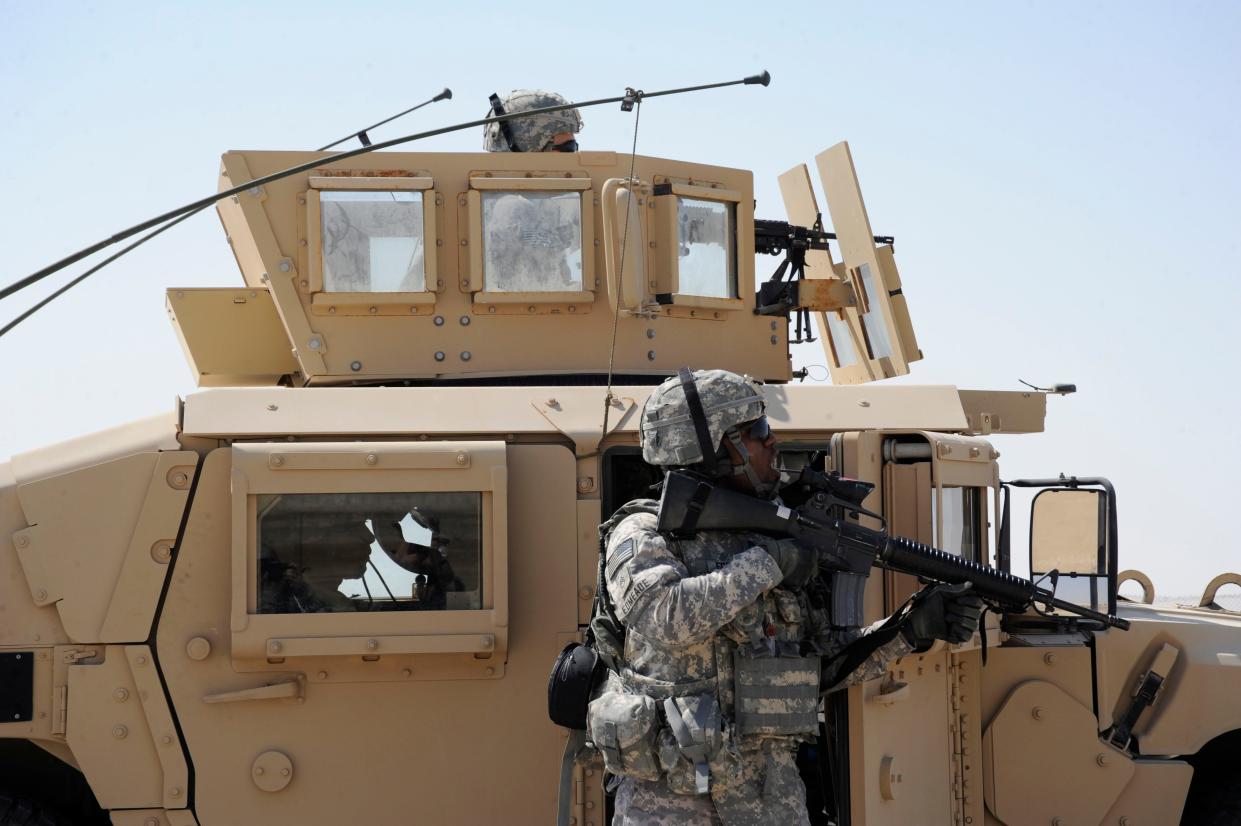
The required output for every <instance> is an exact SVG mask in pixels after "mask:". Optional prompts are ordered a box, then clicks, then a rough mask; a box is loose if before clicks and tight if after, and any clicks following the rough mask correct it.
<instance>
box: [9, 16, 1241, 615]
mask: <svg viewBox="0 0 1241 826" xmlns="http://www.w3.org/2000/svg"><path fill="white" fill-rule="evenodd" d="M596 8H603V7H598V6H594V5H592V4H568V5H566V4H564V3H557V4H547V5H546V6H539V5H531V4H511V5H504V6H500V5H476V4H466V3H462V4H460V5H459V6H458V7H455V8H453V9H452V10H450V11H438V10H437V9H436V7H432V6H429V5H425V4H413V3H399V4H398V3H382V2H374V3H368V4H365V5H355V6H352V7H349V8H345V7H344V6H343V5H342V4H339V3H332V4H329V3H314V2H298V3H287V4H285V3H271V4H261V5H260V4H255V3H245V4H242V3H229V2H217V3H212V4H209V5H208V4H200V5H198V6H195V7H191V6H189V5H188V4H175V5H174V4H153V3H152V4H120V3H116V4H97V5H94V6H91V5H87V4H76V5H70V4H63V3H48V4H41V5H35V4H29V3H16V2H10V1H9V0H0V76H2V77H3V79H4V83H3V85H2V87H0V123H3V127H2V128H0V152H2V153H3V157H4V162H3V163H2V164H0V188H2V190H3V192H4V193H5V195H6V196H7V199H6V200H7V206H6V207H5V208H4V209H3V213H2V214H3V220H2V221H0V244H2V245H3V248H4V249H5V250H6V255H5V259H4V260H5V267H4V273H3V275H0V282H3V283H6V284H7V283H9V282H11V281H13V280H15V279H16V278H19V277H21V276H22V275H25V274H26V273H28V272H30V271H32V270H34V269H37V268H38V267H40V266H42V265H44V264H46V263H48V262H50V261H52V260H54V259H56V258H59V257H61V256H62V255H64V254H66V253H67V252H70V251H72V250H74V249H76V248H78V247H80V246H83V245H85V244H86V243H89V242H91V241H94V240H97V239H98V238H101V237H103V236H105V235H108V234H110V233H112V232H115V231H116V230H118V229H121V228H123V227H125V226H128V225H129V224H131V223H135V222H137V221H139V220H141V219H143V218H146V217H148V216H150V215H151V214H153V213H156V212H160V211H163V210H165V209H167V208H170V207H173V206H176V205H179V204H181V203H183V202H185V201H188V200H191V199H193V198H196V197H200V196H202V195H205V194H207V193H209V192H211V191H213V189H214V186H215V173H216V163H217V159H218V157H219V155H220V153H221V152H223V151H224V150H227V149H232V148H262V149H276V148H313V147H315V146H318V145H320V144H322V143H326V142H327V141H329V140H333V139H335V138H337V137H339V136H341V135H343V134H346V133H348V132H350V131H352V130H355V129H357V128H359V127H361V126H364V125H366V124H368V123H370V122H373V121H375V120H379V119H380V118H383V117H386V116H387V115H389V114H392V113H394V112H396V111H399V110H400V109H404V108H406V107H408V106H411V105H413V103H415V102H417V101H419V100H422V99H425V98H427V97H429V96H430V95H432V94H434V93H436V92H438V91H439V90H440V89H442V88H443V87H444V86H450V87H451V88H452V89H453V92H454V99H453V100H452V101H447V102H444V103H440V104H436V105H435V106H433V107H428V108H427V109H425V110H423V111H421V112H418V113H416V114H414V115H413V116H411V117H410V118H407V119H405V120H403V121H400V122H398V123H397V124H394V125H393V126H390V127H386V128H384V129H382V130H379V131H377V132H376V133H375V137H376V139H378V138H380V137H392V136H395V135H398V134H404V133H407V132H413V131H418V130H420V129H425V128H430V127H433V126H439V125H442V124H446V123H450V122H456V121H461V120H468V119H473V118H476V117H479V116H481V114H482V113H483V112H484V111H485V109H486V105H487V104H486V100H487V95H488V94H489V93H491V92H493V91H499V92H501V93H503V92H506V91H507V90H509V89H512V88H516V87H540V86H541V87H547V88H553V89H557V90H559V91H560V92H562V93H564V94H565V95H566V96H568V97H570V98H575V99H587V98H595V97H603V96H608V95H613V94H619V93H620V92H622V91H623V89H624V87H625V86H635V87H640V88H646V89H658V88H666V87H671V86H681V85H687V84H693V83H701V82H709V81H714V80H722V79H730V78H735V77H741V76H743V75H747V74H751V73H753V72H756V71H758V70H760V69H763V68H766V69H768V70H770V71H771V73H772V76H773V82H772V85H771V87H770V88H768V89H761V88H756V87H744V88H739V89H729V90H724V91H717V92H709V93H704V94H700V95H697V96H687V97H679V98H674V99H662V100H652V101H650V102H649V103H648V104H647V105H645V106H644V107H643V112H642V128H641V133H640V134H639V137H638V149H639V151H640V152H642V153H644V154H651V155H661V156H667V157H680V158H686V159H692V160H698V161H703V162H707V163H717V164H724V165H730V166H739V167H744V168H749V169H753V170H754V172H755V179H756V190H757V191H756V194H757V198H758V214H759V216H760V217H763V216H765V217H783V209H782V207H781V203H780V199H779V195H778V191H777V189H776V186H775V177H776V175H778V174H779V173H780V172H783V171H784V170H786V169H788V168H789V167H790V166H792V165H794V164H796V163H799V162H803V161H807V162H812V159H813V156H814V154H815V153H817V152H818V151H820V150H822V149H823V148H825V147H827V146H828V145H830V144H833V143H835V142H836V141H838V140H841V139H847V140H849V142H850V145H851V147H852V150H853V155H854V160H855V162H856V164H857V167H858V174H859V177H860V179H861V183H862V189H863V192H864V193H865V195H866V200H867V205H868V207H869V209H870V213H871V217H872V220H873V223H874V226H875V230H876V231H877V232H880V233H885V234H891V235H895V236H896V239H897V245H896V250H897V260H898V263H899V264H900V267H901V273H902V276H903V278H904V281H905V292H906V295H907V296H908V299H909V304H910V308H911V311H912V313H913V317H914V321H915V324H916V325H917V328H918V335H919V340H920V343H921V345H922V348H923V350H924V351H925V352H926V355H927V358H926V359H925V360H924V361H922V362H919V363H917V364H916V365H914V372H913V375H912V376H910V377H909V378H908V379H906V380H902V381H910V382H916V383H941V382H942V383H953V384H957V385H959V386H963V387H992V388H1006V389H1016V388H1018V385H1017V379H1018V378H1024V379H1026V380H1028V381H1033V382H1055V381H1074V382H1076V383H1077V384H1078V386H1079V388H1080V392H1079V393H1078V394H1077V395H1076V396H1072V397H1069V398H1064V399H1060V398H1053V399H1051V400H1050V401H1049V405H1048V407H1049V415H1048V430H1047V433H1046V434H1043V435H1041V436H1032V437H1000V438H997V439H996V440H995V441H996V444H997V446H998V447H999V448H1000V450H1001V451H1002V452H1003V454H1004V456H1003V458H1002V459H1001V468H1002V472H1003V474H1004V475H1005V476H1006V477H1015V476H1030V475H1054V474H1055V473H1058V472H1060V471H1064V472H1066V473H1077V474H1082V475H1089V474H1103V475H1108V476H1110V477H1111V478H1112V479H1113V481H1114V482H1115V483H1116V485H1117V487H1118V490H1119V501H1120V505H1121V534H1120V536H1121V548H1122V563H1123V564H1126V565H1132V566H1136V567H1141V568H1143V569H1145V570H1147V571H1148V572H1150V573H1151V574H1152V575H1153V576H1154V577H1155V581H1156V585H1157V586H1158V588H1159V590H1160V591H1161V592H1162V593H1164V594H1172V593H1196V592H1198V591H1200V590H1201V587H1202V585H1203V584H1204V583H1205V582H1206V580H1207V579H1208V578H1209V577H1210V576H1212V575H1214V574H1215V573H1218V572H1219V571H1221V570H1225V569H1232V570H1237V569H1241V551H1239V546H1238V542H1237V541H1236V539H1235V538H1234V537H1233V535H1232V533H1231V531H1229V530H1228V528H1229V527H1230V524H1229V523H1230V522H1231V518H1230V517H1231V509H1232V507H1233V501H1234V500H1235V499H1236V498H1237V497H1238V495H1239V494H1241V485H1239V484H1238V481H1237V477H1236V475H1235V474H1236V473H1237V471H1238V469H1241V436H1238V432H1237V426H1236V424H1235V423H1234V421H1233V419H1234V417H1235V416H1236V415H1237V411H1238V407H1239V406H1241V405H1239V402H1241V393H1239V391H1238V389H1237V383H1236V377H1237V374H1238V370H1237V368H1236V366H1235V363H1234V360H1235V358H1236V356H1237V352H1238V350H1239V349H1241V334H1238V332H1237V326H1238V316H1239V315H1241V286H1239V284H1241V265H1239V264H1238V252H1239V249H1238V247H1239V243H1238V230H1237V227H1238V224H1241V206H1239V205H1238V200H1239V198H1241V161H1239V160H1238V159H1237V152H1238V150H1239V148H1241V92H1239V91H1238V84H1239V81H1241V57H1239V56H1238V52H1239V50H1238V48H1237V44H1238V43H1239V42H1241V5H1238V4H1234V3H1225V2H1219V3H1192V2H1179V3H1175V4H1173V3H1163V4H1152V3H1134V2H1125V3H1120V2H1117V3H1068V2H1064V3H989V4H983V3H971V4H966V3H934V4H927V3H906V4H884V5H882V6H880V5H877V4H871V5H866V6H862V4H848V5H845V4H829V3H783V4H755V3H714V4H712V5H711V6H709V7H707V6H705V5H702V4H684V5H674V4H666V3H659V4H654V3H652V4H626V5H625V6H624V7H623V10H622V7H619V6H615V5H613V6H608V7H606V9H607V10H606V11H595V10H594V9H596ZM584 119H585V121H586V129H585V131H584V132H583V134H582V135H581V139H582V143H583V145H585V146H587V147H592V148H610V149H618V150H624V149H627V148H628V146H629V141H630V138H631V131H630V130H631V128H632V120H631V116H629V115H625V114H623V113H621V112H620V111H618V110H617V109H616V108H615V107H607V108H605V109H592V110H589V111H587V112H585V113H584ZM479 141H480V136H479V135H478V134H476V133H473V132H471V133H468V134H464V133H463V134H458V135H452V136H445V137H443V138H438V139H434V140H432V141H427V142H425V143H423V144H421V148H423V149H427V150H436V149H454V150H459V149H474V148H477V147H478V146H479ZM411 148H413V147H411ZM768 264H771V265H774V259H764V260H763V261H760V266H762V267H766V266H767V265H768ZM239 278H240V276H239V274H238V272H237V270H236V267H235V265H234V263H233V261H232V258H231V255H230V254H229V252H228V248H227V246H226V245H225V243H224V240H223V233H222V232H221V231H220V229H219V225H218V221H217V220H216V218H215V217H214V215H211V214H204V215H201V216H198V217H196V218H194V219H192V220H191V221H189V222H187V223H186V224H185V225H184V226H183V227H180V228H178V229H176V230H174V231H172V232H170V233H169V234H168V235H167V236H165V237H164V238H161V239H160V240H159V241H157V242H155V243H152V244H150V245H148V246H147V247H146V248H144V249H143V250H142V251H141V252H140V253H138V254H136V255H133V256H130V257H128V258H126V259H124V260H123V262H122V263H120V264H119V265H115V266H113V267H111V268H109V269H107V270H105V271H104V272H102V273H100V275H98V276H96V277H95V278H94V279H92V281H90V282H88V283H87V284H85V285H83V286H82V287H80V288H78V289H76V290H74V291H73V292H72V293H70V294H69V295H68V296H66V297H65V298H64V299H61V300H59V301H58V302H56V303H55V304H53V305H52V306H51V307H49V308H48V309H47V310H45V311H43V312H42V313H41V314H39V315H38V316H36V317H35V318H33V319H31V320H30V321H29V322H27V323H26V324H24V325H23V326H22V327H20V328H18V330H16V331H14V332H13V333H11V334H9V335H8V336H6V337H5V338H3V339H0V381H2V382H3V385H4V386H5V387H6V388H8V390H7V391H6V397H7V398H6V403H5V405H4V411H3V413H0V457H3V456H8V455H9V454H11V453H15V452H20V451H23V450H27V449H29V448H32V447H36V446H39V445H43V444H48V443H51V442H54V441H58V440H61V439H64V438H68V437H70V436H73V435H77V434H79V433H81V432H82V431H84V430H89V429H97V428H100V427H104V426H109V425H112V424H116V423H119V422H122V421H126V420H128V419H131V418H135V417H137V416H141V415H146V414H149V413H152V412H158V411H162V410H167V409H169V408H170V406H171V404H172V400H173V397H174V396H175V395H177V394H181V395H184V394H186V393H188V392H191V391H192V390H193V380H192V377H191V375H190V373H189V371H188V370H187V369H186V367H185V366H184V362H183V359H182V356H181V352H180V347H179V346H178V344H177V343H176V339H175V336H174V335H173V333H172V331H171V328H170V325H169V324H168V321H167V319H166V317H165V313H164V309H163V290H164V287H166V286H174V285H175V286H199V285H202V286H226V285H230V284H235V283H238V281H239ZM57 283H59V282H57ZM42 294H43V293H42V292H41V291H40V290H31V291H29V292H28V293H27V294H23V295H21V296H19V297H15V298H11V299H8V300H6V301H3V302H0V319H2V320H7V319H8V318H10V317H12V316H13V315H15V314H16V313H17V312H20V310H21V309H23V308H25V307H26V306H27V305H28V303H29V302H31V301H33V300H35V299H36V298H37V297H38V296H39V295H42ZM817 346H818V345H810V346H806V347H803V348H801V350H802V351H801V352H799V353H798V354H797V358H798V360H799V361H800V362H801V363H806V362H815V361H819V360H820V359H819V357H818V355H817ZM1018 554H1020V548H1019V549H1018Z"/></svg>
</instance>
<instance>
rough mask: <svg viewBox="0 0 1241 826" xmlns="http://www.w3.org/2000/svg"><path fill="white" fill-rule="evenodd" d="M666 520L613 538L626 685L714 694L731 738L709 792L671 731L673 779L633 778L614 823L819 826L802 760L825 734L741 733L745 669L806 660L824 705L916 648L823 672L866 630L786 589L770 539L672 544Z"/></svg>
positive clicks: (885, 651) (648, 519)
mask: <svg viewBox="0 0 1241 826" xmlns="http://www.w3.org/2000/svg"><path fill="white" fill-rule="evenodd" d="M651 505H652V506H653V505H654V503H651ZM655 525H656V517H655V516H654V515H653V514H651V513H647V512H639V513H634V514H632V515H630V516H627V517H625V518H624V519H622V520H621V522H620V523H619V524H618V525H617V526H616V528H615V529H614V530H613V531H612V533H611V536H610V537H609V539H608V543H607V570H608V571H609V574H608V580H607V587H608V593H609V595H610V596H611V597H612V600H613V602H614V604H615V605H616V610H617V615H618V617H619V618H620V619H621V621H622V622H623V623H624V624H625V627H626V635H625V649H624V655H623V658H622V659H623V666H622V669H621V673H620V674H619V676H618V677H617V678H615V680H616V682H617V683H618V685H617V686H616V688H618V689H619V690H620V691H624V692H640V693H643V694H646V695H649V696H653V697H655V698H657V699H663V698H664V697H668V696H674V697H680V696H687V695H704V694H709V695H712V696H714V697H715V699H716V700H718V703H719V707H720V709H721V712H722V717H723V721H724V730H725V735H724V740H725V742H724V743H723V745H722V747H721V748H720V749H719V751H718V752H717V754H716V755H714V756H712V757H711V759H710V761H709V762H710V769H711V791H710V796H709V797H708V796H707V795H700V794H696V793H695V791H696V790H695V789H694V788H693V787H692V785H691V784H689V783H688V782H687V781H686V780H685V778H684V777H683V776H682V777H678V772H680V773H681V774H682V775H683V774H684V773H685V771H686V769H687V768H688V767H686V766H684V765H682V763H683V762H684V761H682V760H679V759H678V758H677V754H676V748H675V742H674V741H672V740H670V739H669V736H668V735H667V734H665V733H664V731H666V729H665V730H664V731H661V732H660V733H659V734H657V735H656V738H657V739H656V751H657V758H658V760H659V764H660V768H661V769H662V772H663V777H662V778H660V777H658V775H656V776H654V777H648V778H647V779H641V778H635V777H629V776H626V777H625V779H624V781H623V782H622V783H621V786H620V790H619V791H618V794H617V802H616V820H615V821H614V822H615V823H617V824H646V823H662V822H665V819H666V820H667V822H678V823H687V822H693V823H700V822H701V823H716V822H720V820H719V819H718V817H722V818H723V822H724V823H726V824H728V826H733V824H766V823H771V824H777V823H778V824H788V823H805V822H807V819H806V818H807V815H806V803H805V789H804V788H803V786H802V781H801V778H800V776H799V774H798V771H797V767H796V765H795V759H794V758H795V756H796V750H797V744H798V743H799V742H801V741H803V740H812V739H814V736H815V729H816V728H817V727H806V729H807V730H804V731H800V732H790V733H787V734H770V735H768V734H763V733H754V734H740V735H739V734H737V733H736V723H737V720H738V717H739V716H740V714H743V713H744V712H745V711H746V709H744V708H740V709H739V708H738V706H737V697H736V691H737V689H736V685H737V683H736V679H737V675H736V674H735V664H736V663H737V662H739V661H750V660H753V659H763V658H790V659H791V658H796V657H800V658H801V660H800V661H793V662H802V663H805V666H804V669H809V668H813V671H811V672H810V674H811V677H810V678H811V679H812V680H813V683H814V694H815V698H816V703H815V704H816V705H817V693H818V689H819V688H820V687H822V688H829V687H832V684H833V683H834V682H835V681H836V679H837V678H839V677H843V679H844V682H843V683H841V684H842V685H851V684H853V683H857V682H861V681H864V680H868V679H871V678H873V677H877V676H879V675H881V674H882V673H883V672H884V670H885V669H886V667H887V664H888V662H890V661H891V660H892V659H894V658H896V657H900V656H903V655H905V654H907V653H909V651H910V650H911V649H910V646H909V644H908V643H907V642H905V640H904V638H903V637H902V636H900V635H897V636H896V637H895V639H893V640H892V641H891V642H889V643H886V644H885V645H883V646H881V647H880V648H879V649H878V650H876V651H875V653H874V654H872V655H871V657H870V658H869V659H868V660H866V661H865V662H864V663H863V664H862V665H861V666H860V667H859V668H857V669H856V670H855V671H854V672H853V673H852V674H849V675H834V674H828V675H820V673H819V671H818V663H819V659H818V657H819V656H822V657H830V656H832V655H834V654H836V653H838V652H839V651H840V650H841V649H842V648H844V646H845V645H846V644H847V643H849V642H851V641H852V640H853V639H856V638H857V636H859V632H846V631H839V630H833V629H832V628H831V627H830V624H829V623H828V621H827V617H826V616H825V614H824V613H823V612H822V611H821V610H819V609H816V608H814V607H813V606H812V605H810V604H809V602H808V600H807V598H806V595H805V594H804V593H802V592H793V591H788V590H785V589H783V588H780V587H778V583H779V582H780V579H781V573H780V569H779V567H777V565H776V563H775V561H774V560H773V559H772V557H771V556H770V555H769V554H768V553H767V551H765V550H764V549H763V547H762V544H763V542H765V541H769V540H766V539H765V538H764V537H762V536H761V535H758V534H746V533H740V532H737V533H733V532H727V533H726V532H720V531H703V532H701V533H699V534H697V535H696V536H694V537H692V538H689V539H681V540H669V539H666V538H665V537H664V536H662V535H660V534H659V533H658V532H657V531H656V530H655ZM863 633H864V632H863ZM803 654H809V655H810V656H808V657H804V656H802V655H803ZM816 655H817V656H816ZM738 658H740V660H739V659H738ZM804 669H803V670H804ZM821 683H822V685H821ZM781 702H782V701H779V700H770V699H768V700H760V701H758V703H759V704H764V705H765V706H766V707H764V708H761V709H759V710H761V711H766V712H774V713H775V714H776V715H779V713H780V712H782V711H784V710H785V709H784V708H782V707H781ZM730 730H731V731H730ZM660 741H662V742H660ZM676 787H679V788H676ZM717 812H718V815H717Z"/></svg>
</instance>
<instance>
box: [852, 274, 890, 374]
mask: <svg viewBox="0 0 1241 826" xmlns="http://www.w3.org/2000/svg"><path fill="white" fill-rule="evenodd" d="M858 274H859V275H860V276H861V279H862V288H863V289H865V290H866V296H867V305H868V311H867V312H865V313H862V326H863V329H864V331H865V333H866V343H867V346H868V347H869V348H870V357H871V358H872V359H881V358H891V357H892V342H891V341H890V340H889V339H888V328H887V325H886V324H884V322H883V310H881V309H880V308H879V300H880V299H879V295H880V293H879V290H880V289H881V286H880V285H879V282H878V280H877V279H876V278H875V274H874V273H873V272H872V271H871V268H870V264H862V265H861V266H860V267H858Z"/></svg>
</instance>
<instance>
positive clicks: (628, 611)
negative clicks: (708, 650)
mask: <svg viewBox="0 0 1241 826" xmlns="http://www.w3.org/2000/svg"><path fill="white" fill-rule="evenodd" d="M625 527H626V526H625V525H624V523H622V525H621V526H619V527H618V529H617V531H616V532H614V533H613V536H612V538H611V541H610V542H609V543H608V558H607V571H606V572H607V587H608V594H609V595H610V596H611V597H612V602H613V604H614V605H615V606H616V612H617V616H618V617H619V618H620V620H621V621H622V622H624V623H625V625H626V626H627V627H628V628H631V629H633V630H635V631H637V632H638V633H639V634H641V635H642V636H644V637H647V638H648V639H651V640H654V641H656V642H660V643H663V644H665V645H691V644H693V643H697V642H702V641H704V640H707V639H709V638H710V637H711V636H712V635H713V634H715V632H716V631H718V630H719V629H720V628H722V627H724V626H725V625H727V624H728V623H729V622H731V621H732V619H733V618H734V617H735V616H737V614H738V613H740V611H741V609H743V608H745V607H746V606H747V605H749V604H751V603H752V602H754V600H756V599H757V598H758V597H759V595H760V594H762V593H763V592H764V591H767V590H770V589H771V588H774V587H775V586H776V585H777V584H778V583H779V582H780V578H781V573H780V568H779V566H778V565H776V563H775V561H774V560H773V559H772V558H771V556H770V555H769V554H768V553H767V552H766V551H764V550H763V549H762V548H751V549H750V550H748V551H744V552H742V553H740V554H737V555H736V556H735V557H733V558H732V559H731V560H730V561H729V562H728V564H726V565H724V566H723V567H721V568H720V569H719V570H716V571H711V572H710V573H706V574H702V575H701V576H690V575H689V571H687V570H686V568H685V566H684V565H683V564H682V563H681V561H680V560H679V559H677V558H676V556H674V555H673V554H672V552H671V551H670V550H669V549H668V545H667V543H666V542H665V541H664V538H663V537H662V536H660V535H659V534H658V533H655V532H654V531H651V530H646V529H637V530H623V529H624V528H625Z"/></svg>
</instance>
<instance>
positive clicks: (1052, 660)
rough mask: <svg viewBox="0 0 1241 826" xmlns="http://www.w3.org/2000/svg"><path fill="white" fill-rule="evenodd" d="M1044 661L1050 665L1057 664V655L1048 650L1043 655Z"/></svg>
mask: <svg viewBox="0 0 1241 826" xmlns="http://www.w3.org/2000/svg"><path fill="white" fill-rule="evenodd" d="M1043 662H1045V663H1047V664H1048V665H1055V664H1056V655H1055V654H1053V653H1052V652H1050V651H1048V652H1047V653H1046V654H1044V655H1043Z"/></svg>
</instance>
